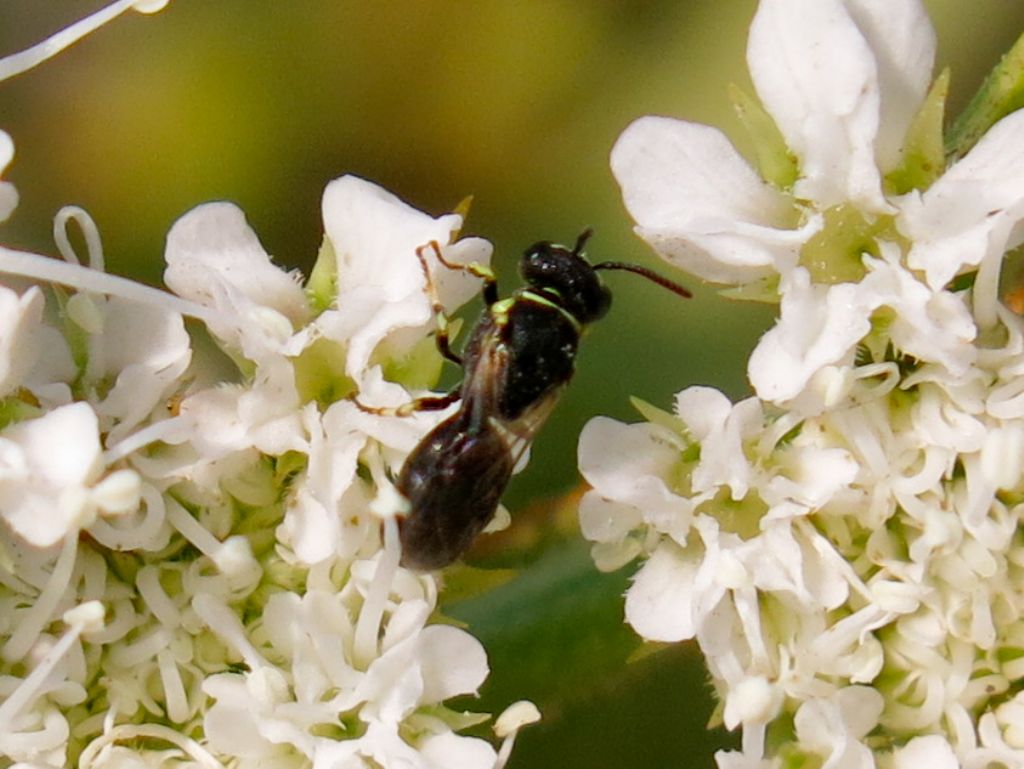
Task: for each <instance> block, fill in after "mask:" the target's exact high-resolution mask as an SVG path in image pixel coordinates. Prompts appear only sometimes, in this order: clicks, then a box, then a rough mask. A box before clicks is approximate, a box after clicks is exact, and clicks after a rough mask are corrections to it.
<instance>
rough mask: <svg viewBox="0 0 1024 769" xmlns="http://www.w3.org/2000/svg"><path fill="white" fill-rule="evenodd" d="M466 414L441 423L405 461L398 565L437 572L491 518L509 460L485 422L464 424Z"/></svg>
mask: <svg viewBox="0 0 1024 769" xmlns="http://www.w3.org/2000/svg"><path fill="white" fill-rule="evenodd" d="M467 422H468V420H467V417H466V415H465V413H464V412H458V413H456V414H454V415H453V416H451V417H449V418H448V419H446V420H445V421H443V422H441V423H440V424H439V425H438V426H437V427H435V428H434V429H433V430H432V431H431V432H430V433H428V434H427V437H426V438H424V439H423V441H422V442H421V443H420V444H419V446H417V447H416V449H415V450H414V451H413V453H412V454H410V455H409V457H408V459H406V462H405V465H403V467H402V472H401V474H400V475H399V476H398V482H397V484H396V485H397V488H398V491H399V492H401V493H402V495H404V496H405V498H406V499H407V500H408V501H409V508H410V510H411V512H410V513H409V515H408V516H407V517H406V518H405V519H404V520H403V521H401V524H400V526H401V541H402V565H403V566H405V567H407V568H411V569H422V570H431V569H440V568H443V567H445V566H447V565H448V564H450V563H451V562H452V561H454V560H455V559H456V558H458V557H459V556H460V555H462V553H463V552H465V551H466V550H467V549H468V548H469V546H470V544H472V542H473V540H474V539H475V538H476V535H477V534H479V533H480V530H481V529H483V528H484V526H486V525H487V523H488V522H489V521H490V520H491V518H492V517H493V516H494V511H495V510H496V509H497V507H498V502H499V500H500V499H501V495H502V493H503V492H504V491H505V487H506V486H507V485H508V481H509V478H510V477H511V476H512V458H511V455H510V453H509V450H508V445H507V444H506V442H505V439H504V438H503V437H502V435H501V434H500V433H499V431H498V430H497V428H495V427H494V426H493V425H492V424H490V422H489V421H488V420H485V421H484V422H483V423H482V424H474V425H472V427H471V429H469V428H468V425H467Z"/></svg>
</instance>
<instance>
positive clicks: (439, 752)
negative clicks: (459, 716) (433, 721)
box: [419, 732, 497, 769]
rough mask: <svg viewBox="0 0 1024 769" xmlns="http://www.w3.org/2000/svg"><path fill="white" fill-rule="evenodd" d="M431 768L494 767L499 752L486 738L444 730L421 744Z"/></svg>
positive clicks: (470, 768)
mask: <svg viewBox="0 0 1024 769" xmlns="http://www.w3.org/2000/svg"><path fill="white" fill-rule="evenodd" d="M419 750H420V755H421V756H423V758H424V759H425V760H426V762H427V765H428V766H429V767H430V769H492V767H493V766H494V761H495V759H496V758H497V754H496V753H495V752H494V748H492V747H491V745H490V743H488V742H487V741H486V740H481V739H479V738H477V737H461V736H459V735H458V734H455V733H453V732H444V733H442V734H435V735H431V736H430V737H427V738H426V739H425V740H423V742H421V743H420V745H419Z"/></svg>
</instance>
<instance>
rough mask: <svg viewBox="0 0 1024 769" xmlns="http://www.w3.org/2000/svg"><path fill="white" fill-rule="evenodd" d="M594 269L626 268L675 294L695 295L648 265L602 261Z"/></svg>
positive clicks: (581, 236) (686, 297)
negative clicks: (648, 267) (649, 268)
mask: <svg viewBox="0 0 1024 769" xmlns="http://www.w3.org/2000/svg"><path fill="white" fill-rule="evenodd" d="M583 235H586V236H588V237H589V236H590V231H589V230H586V231H584V233H583ZM583 235H580V239H583V240H585V238H584V237H583ZM578 246H579V241H577V247H578ZM594 269H595V270H625V271H626V272H632V273H636V274H637V275H640V276H642V277H644V278H647V279H648V280H649V281H651V282H652V283H657V284H658V285H659V286H662V287H663V288H667V289H668V290H669V291H671V292H672V293H673V294H678V295H679V296H681V297H683V298H685V299H689V298H690V297H691V296H693V294H691V293H690V291H689V290H688V289H687V288H684V287H683V286H680V285H679V284H678V283H676V282H675V281H672V280H669V279H668V278H666V277H663V276H661V275H659V274H658V273H656V272H655V271H654V270H648V269H647V268H646V267H641V266H640V265H639V264H627V263H625V262H601V263H600V264H595V265H594Z"/></svg>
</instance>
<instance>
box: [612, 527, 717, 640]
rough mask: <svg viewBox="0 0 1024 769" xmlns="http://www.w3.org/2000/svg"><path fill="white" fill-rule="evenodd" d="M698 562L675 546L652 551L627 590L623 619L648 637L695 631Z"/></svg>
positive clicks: (667, 637) (679, 635)
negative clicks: (695, 589) (695, 585)
mask: <svg viewBox="0 0 1024 769" xmlns="http://www.w3.org/2000/svg"><path fill="white" fill-rule="evenodd" d="M698 567H699V564H698V562H697V561H695V560H693V559H691V558H687V557H686V556H685V555H684V554H683V552H682V551H680V550H679V548H678V547H675V546H674V545H671V544H663V545H661V546H659V547H658V549H657V550H655V551H654V553H652V554H651V557H650V559H648V561H647V563H645V564H644V565H643V567H642V568H641V569H640V571H639V572H637V575H636V577H635V578H634V579H633V584H632V586H631V587H630V588H629V591H628V592H627V593H626V622H628V623H629V624H630V625H631V626H632V627H633V629H634V630H635V631H636V632H637V633H638V634H639V635H640V636H641V637H643V638H646V639H647V640H648V641H682V640H684V639H687V638H693V636H694V635H695V634H696V632H697V626H696V624H695V619H696V618H695V617H694V601H695V591H694V580H695V578H696V576H697V572H698Z"/></svg>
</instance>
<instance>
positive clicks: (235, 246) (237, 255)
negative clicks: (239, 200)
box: [164, 203, 309, 359]
mask: <svg viewBox="0 0 1024 769" xmlns="http://www.w3.org/2000/svg"><path fill="white" fill-rule="evenodd" d="M165 258H166V260H167V269H166V270H165V272H164V281H165V282H166V283H167V286H168V287H169V288H170V289H171V290H172V291H174V292H175V293H176V294H178V295H179V296H181V297H184V298H186V299H192V300H193V301H195V302H197V303H199V304H202V305H204V306H207V307H211V308H214V309H216V310H220V311H221V312H222V317H221V319H220V320H219V321H218V322H211V330H212V331H213V333H214V334H216V335H217V336H218V337H219V338H221V339H222V340H224V341H225V342H227V343H229V344H232V345H235V346H237V347H239V348H240V349H241V350H242V352H243V353H244V354H245V355H246V357H248V358H250V359H256V358H258V357H261V356H262V355H264V354H266V353H267V352H268V351H273V350H276V349H278V348H279V347H280V345H282V344H283V343H284V342H285V341H287V339H288V337H290V336H291V333H292V330H293V325H299V324H301V323H303V322H305V321H306V319H307V318H308V315H309V308H308V303H307V301H306V297H305V294H304V292H303V290H302V287H301V286H300V285H299V284H298V282H297V280H296V277H295V276H294V275H292V274H289V273H286V272H284V271H283V270H281V269H280V268H279V267H277V266H275V265H274V264H273V263H271V261H270V257H269V256H267V253H266V251H264V250H263V246H262V245H260V242H259V239H258V238H257V237H256V233H255V232H253V230H252V228H251V227H250V226H249V224H248V222H247V221H246V220H245V214H244V213H242V211H241V209H239V208H238V206H236V205H234V204H233V203H207V204H205V205H202V206H198V207H197V208H194V209H192V210H191V211H189V212H188V213H187V214H185V215H184V216H182V217H181V218H180V219H178V221H176V222H175V223H174V226H173V227H171V231H170V232H169V233H168V234H167V248H166V252H165Z"/></svg>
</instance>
